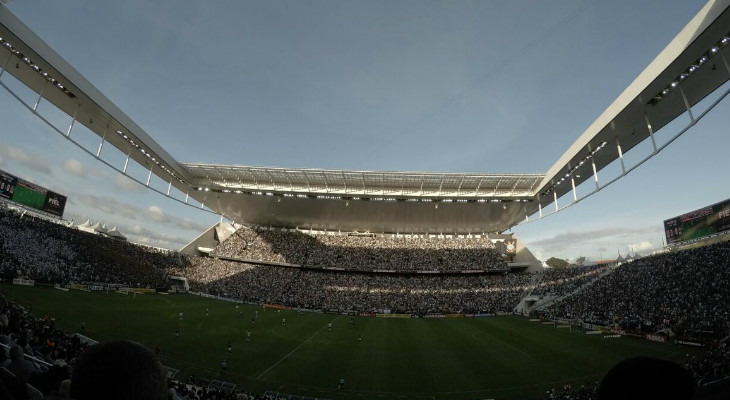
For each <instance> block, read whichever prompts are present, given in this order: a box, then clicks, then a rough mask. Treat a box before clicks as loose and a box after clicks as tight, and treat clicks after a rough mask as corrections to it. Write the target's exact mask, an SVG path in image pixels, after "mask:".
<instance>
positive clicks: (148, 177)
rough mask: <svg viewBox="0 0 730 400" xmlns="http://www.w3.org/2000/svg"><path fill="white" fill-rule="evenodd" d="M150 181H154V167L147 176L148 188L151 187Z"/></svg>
mask: <svg viewBox="0 0 730 400" xmlns="http://www.w3.org/2000/svg"><path fill="white" fill-rule="evenodd" d="M150 179H152V165H150V173H149V174H147V187H150Z"/></svg>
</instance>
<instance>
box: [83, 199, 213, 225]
mask: <svg viewBox="0 0 730 400" xmlns="http://www.w3.org/2000/svg"><path fill="white" fill-rule="evenodd" d="M76 198H77V199H78V201H79V203H80V204H82V205H83V206H86V207H90V208H93V209H95V210H98V211H101V212H103V213H106V214H109V215H119V216H121V217H124V218H127V219H132V220H137V219H147V220H149V222H150V223H159V224H162V225H166V226H171V227H173V228H176V229H183V230H190V231H196V232H203V231H204V230H206V229H208V228H209V227H208V226H206V225H203V224H199V223H197V222H194V221H190V220H189V219H187V218H180V217H177V216H175V215H170V214H167V213H165V210H164V209H162V207H159V206H149V207H148V208H147V209H143V208H141V207H138V206H135V205H132V204H128V203H125V202H122V201H119V200H117V199H115V198H112V197H109V196H95V195H92V194H83V195H78V196H76ZM81 211H83V210H81ZM83 212H84V213H85V214H90V213H88V212H86V211H83ZM94 218H95V219H96V218H101V219H104V218H105V217H104V216H101V217H94Z"/></svg>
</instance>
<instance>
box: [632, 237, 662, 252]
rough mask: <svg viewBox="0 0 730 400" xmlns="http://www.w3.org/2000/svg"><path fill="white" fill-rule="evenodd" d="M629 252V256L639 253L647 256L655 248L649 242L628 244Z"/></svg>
mask: <svg viewBox="0 0 730 400" xmlns="http://www.w3.org/2000/svg"><path fill="white" fill-rule="evenodd" d="M628 247H629V250H630V251H631V254H633V253H641V254H649V253H651V252H652V250H654V249H655V248H656V246H654V245H653V244H651V243H650V242H649V241H647V240H644V241H641V242H636V243H630V244H629V246H628Z"/></svg>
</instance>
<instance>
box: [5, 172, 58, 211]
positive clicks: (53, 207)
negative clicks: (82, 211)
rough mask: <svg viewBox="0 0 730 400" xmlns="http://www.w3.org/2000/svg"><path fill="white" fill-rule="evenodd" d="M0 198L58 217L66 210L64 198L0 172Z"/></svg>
mask: <svg viewBox="0 0 730 400" xmlns="http://www.w3.org/2000/svg"><path fill="white" fill-rule="evenodd" d="M0 197H3V198H5V199H8V200H11V201H14V202H16V203H18V204H22V205H25V206H28V207H32V208H35V209H36V210H41V211H44V212H47V213H50V214H53V215H57V216H59V217H62V216H63V209H64V208H66V196H64V195H61V194H58V193H56V192H52V191H50V190H48V189H46V188H44V187H42V186H38V185H36V184H34V183H31V182H28V181H26V180H24V179H20V178H18V177H17V176H15V175H13V174H9V173H7V172H5V171H3V170H0Z"/></svg>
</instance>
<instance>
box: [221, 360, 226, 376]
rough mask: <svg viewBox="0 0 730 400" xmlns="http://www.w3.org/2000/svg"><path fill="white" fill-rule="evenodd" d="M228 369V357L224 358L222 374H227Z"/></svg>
mask: <svg viewBox="0 0 730 400" xmlns="http://www.w3.org/2000/svg"><path fill="white" fill-rule="evenodd" d="M226 369H228V363H227V362H226V359H225V358H224V359H223V361H222V362H221V374H222V375H225V374H226Z"/></svg>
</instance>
